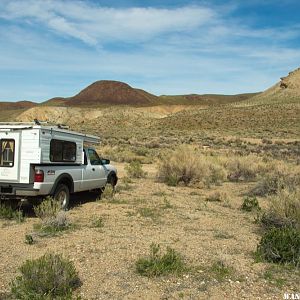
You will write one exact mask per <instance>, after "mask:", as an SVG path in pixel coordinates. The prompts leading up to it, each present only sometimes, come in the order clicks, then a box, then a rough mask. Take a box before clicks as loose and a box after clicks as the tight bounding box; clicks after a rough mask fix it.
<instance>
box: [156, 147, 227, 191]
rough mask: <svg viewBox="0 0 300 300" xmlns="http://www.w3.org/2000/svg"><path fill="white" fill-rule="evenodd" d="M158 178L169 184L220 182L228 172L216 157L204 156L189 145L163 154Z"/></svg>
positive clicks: (208, 183)
mask: <svg viewBox="0 0 300 300" xmlns="http://www.w3.org/2000/svg"><path fill="white" fill-rule="evenodd" d="M157 176H158V178H159V179H160V180H162V181H163V182H165V183H167V184H168V185H172V186H176V185H179V184H184V185H193V184H199V183H202V184H205V185H208V186H209V185H210V184H220V183H222V182H223V181H224V180H225V178H226V172H225V170H224V168H223V167H222V165H221V164H220V163H219V162H218V161H217V159H216V158H214V157H210V156H204V155H203V154H201V153H200V152H199V151H197V150H194V149H192V148H191V147H188V146H185V145H183V146H179V147H178V148H177V149H176V150H174V151H172V152H170V153H167V154H165V155H163V156H162V158H161V160H160V162H159V167H158V175H157Z"/></svg>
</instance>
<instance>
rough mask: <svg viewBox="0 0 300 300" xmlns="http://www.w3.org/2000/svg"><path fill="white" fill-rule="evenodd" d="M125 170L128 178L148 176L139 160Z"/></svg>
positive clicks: (131, 163)
mask: <svg viewBox="0 0 300 300" xmlns="http://www.w3.org/2000/svg"><path fill="white" fill-rule="evenodd" d="M125 170H126V172H127V174H128V176H129V177H131V178H144V177H146V175H147V173H146V172H145V171H144V170H143V168H142V164H141V163H140V162H139V161H137V160H135V161H132V162H130V163H129V164H128V165H126V166H125Z"/></svg>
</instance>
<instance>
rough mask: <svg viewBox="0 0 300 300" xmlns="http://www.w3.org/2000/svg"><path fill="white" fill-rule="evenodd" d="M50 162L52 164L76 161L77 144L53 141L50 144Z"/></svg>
mask: <svg viewBox="0 0 300 300" xmlns="http://www.w3.org/2000/svg"><path fill="white" fill-rule="evenodd" d="M50 161H52V162H74V161H76V143H74V142H69V141H63V140H56V139H52V140H51V142H50Z"/></svg>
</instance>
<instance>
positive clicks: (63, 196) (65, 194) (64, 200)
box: [53, 184, 70, 210]
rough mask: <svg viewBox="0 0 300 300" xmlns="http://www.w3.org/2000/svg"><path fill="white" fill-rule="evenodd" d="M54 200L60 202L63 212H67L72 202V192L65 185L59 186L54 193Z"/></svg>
mask: <svg viewBox="0 0 300 300" xmlns="http://www.w3.org/2000/svg"><path fill="white" fill-rule="evenodd" d="M53 198H54V199H55V200H56V201H58V202H59V203H60V205H61V208H62V209H63V210H67V209H68V207H69V201H70V191H69V188H68V187H67V186H66V185H65V184H59V185H58V186H57V188H56V190H55V192H54V195H53Z"/></svg>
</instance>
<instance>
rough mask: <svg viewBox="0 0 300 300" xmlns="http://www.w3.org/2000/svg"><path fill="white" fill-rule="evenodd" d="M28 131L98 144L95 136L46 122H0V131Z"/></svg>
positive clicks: (98, 141) (98, 140)
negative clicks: (57, 134) (48, 132)
mask: <svg viewBox="0 0 300 300" xmlns="http://www.w3.org/2000/svg"><path fill="white" fill-rule="evenodd" d="M28 129H45V130H54V131H57V132H63V133H67V134H71V135H75V136H79V137H82V138H83V141H84V142H87V143H92V144H99V143H100V138H99V137H98V136H95V135H90V134H85V133H81V132H76V131H72V130H69V129H68V128H67V126H65V125H50V124H48V123H46V122H40V124H37V123H36V122H0V131H4V130H28Z"/></svg>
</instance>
